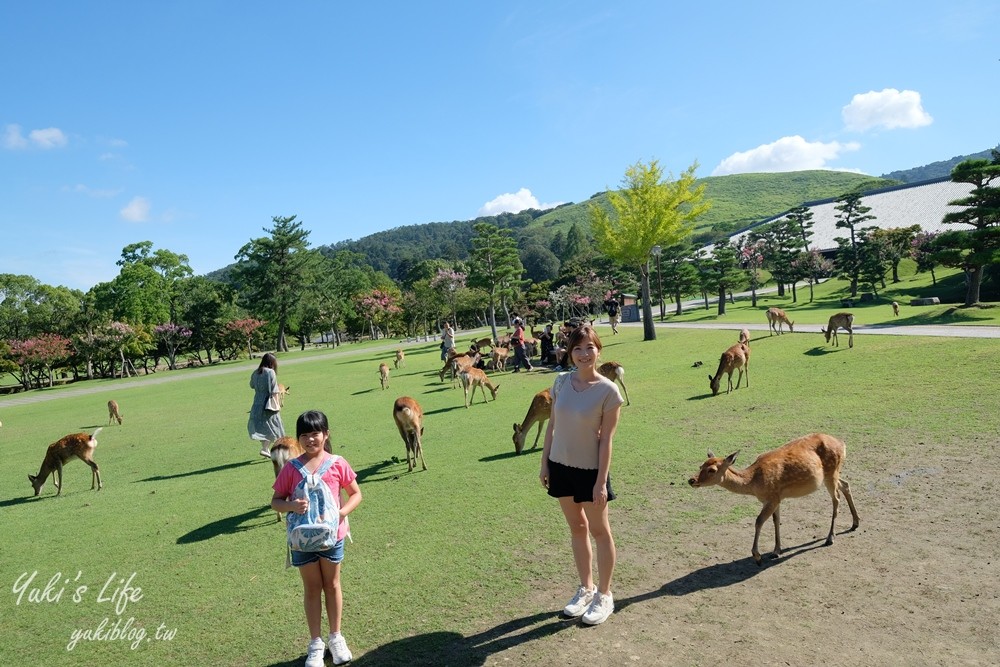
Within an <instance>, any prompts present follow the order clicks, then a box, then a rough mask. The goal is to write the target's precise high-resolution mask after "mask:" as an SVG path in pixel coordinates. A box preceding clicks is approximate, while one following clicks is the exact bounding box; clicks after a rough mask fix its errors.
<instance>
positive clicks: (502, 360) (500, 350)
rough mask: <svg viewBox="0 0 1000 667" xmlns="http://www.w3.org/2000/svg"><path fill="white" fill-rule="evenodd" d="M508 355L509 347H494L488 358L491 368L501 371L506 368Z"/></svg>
mask: <svg viewBox="0 0 1000 667" xmlns="http://www.w3.org/2000/svg"><path fill="white" fill-rule="evenodd" d="M509 356H510V348H509V347H495V348H493V351H492V352H490V360H491V361H492V364H493V370H495V371H503V370H507V358H508V357H509Z"/></svg>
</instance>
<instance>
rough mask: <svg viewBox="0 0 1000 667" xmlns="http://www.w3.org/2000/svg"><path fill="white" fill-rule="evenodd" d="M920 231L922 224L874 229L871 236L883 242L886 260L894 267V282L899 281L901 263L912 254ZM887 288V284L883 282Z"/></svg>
mask: <svg viewBox="0 0 1000 667" xmlns="http://www.w3.org/2000/svg"><path fill="white" fill-rule="evenodd" d="M919 231H920V225H910V226H909V227H891V228H889V229H873V230H871V232H870V233H869V236H872V237H874V238H875V239H877V240H878V241H879V242H880V243H881V247H882V250H883V252H884V253H885V260H886V262H887V263H888V264H889V267H890V268H891V269H892V282H894V283H898V282H899V263H900V262H901V261H903V258H904V257H906V256H908V255H909V254H910V248H912V246H913V239H914V237H915V236H916V235H917V232H919ZM882 288H883V289H884V288H885V284H884V283H883V284H882Z"/></svg>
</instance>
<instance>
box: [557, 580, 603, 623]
mask: <svg viewBox="0 0 1000 667" xmlns="http://www.w3.org/2000/svg"><path fill="white" fill-rule="evenodd" d="M596 592H597V589H596V588H592V589H591V590H589V591H588V590H587V589H586V588H584V587H583V586H580V588H578V589H576V595H574V596H573V599H572V600H570V601H569V602H567V603H566V606H565V607H563V615H565V616H569V617H570V618H576V617H578V616H583V612H585V611H587V609H588V608H589V607H590V603H591V602H593V600H594V593H596Z"/></svg>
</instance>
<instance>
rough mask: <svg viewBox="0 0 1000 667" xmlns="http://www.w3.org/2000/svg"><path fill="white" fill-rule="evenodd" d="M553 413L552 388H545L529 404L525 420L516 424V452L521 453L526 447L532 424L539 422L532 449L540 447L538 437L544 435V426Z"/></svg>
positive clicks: (514, 439)
mask: <svg viewBox="0 0 1000 667" xmlns="http://www.w3.org/2000/svg"><path fill="white" fill-rule="evenodd" d="M551 415H552V390H551V389H549V388H545V389H543V390H541V391H540V392H538V393H537V394H535V396H534V398H532V399H531V405H530V406H528V414H526V415H524V421H522V422H521V423H520V424H514V437H513V441H514V453H515V454H520V453H521V450H523V449H524V439H525V437H526V436H527V435H528V431H530V430H531V427H532V425H534V424H536V423H537V424H538V431H537V432H536V433H535V444H533V445H532V446H531V448H532V449H534V448H535V447H538V438H539V437H540V436H541V435H542V427H543V426H545V422H547V421H548V419H549V417H550V416H551Z"/></svg>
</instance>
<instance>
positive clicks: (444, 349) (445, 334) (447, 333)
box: [441, 322, 455, 361]
mask: <svg viewBox="0 0 1000 667" xmlns="http://www.w3.org/2000/svg"><path fill="white" fill-rule="evenodd" d="M454 349H455V330H454V329H452V328H451V323H450V322H445V323H444V327H442V328H441V361H447V360H448V351H449V350H454Z"/></svg>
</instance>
